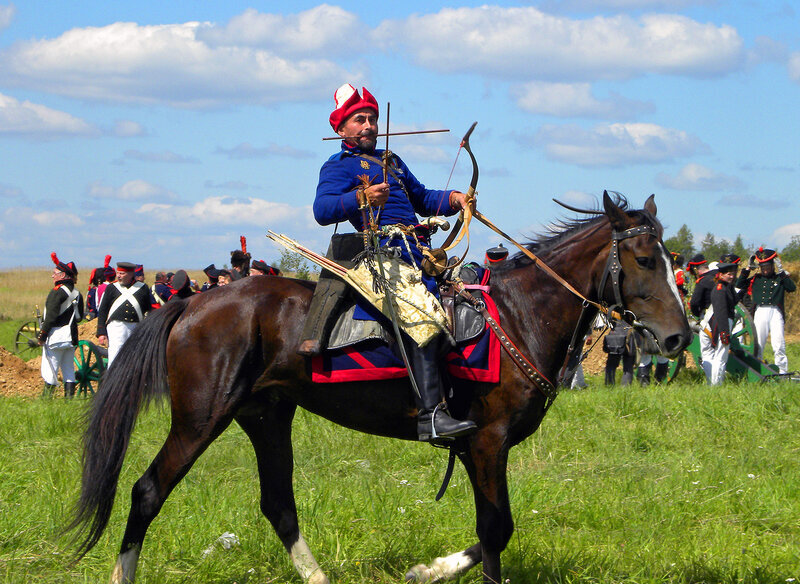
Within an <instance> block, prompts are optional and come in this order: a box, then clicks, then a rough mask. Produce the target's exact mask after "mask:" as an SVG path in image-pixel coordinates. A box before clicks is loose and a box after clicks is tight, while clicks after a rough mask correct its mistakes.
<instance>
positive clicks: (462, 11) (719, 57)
mask: <svg viewBox="0 0 800 584" xmlns="http://www.w3.org/2000/svg"><path fill="white" fill-rule="evenodd" d="M373 38H374V39H375V40H378V39H379V40H380V42H381V43H387V42H388V43H390V44H391V45H393V46H394V47H399V48H401V49H404V50H406V51H407V52H409V53H411V54H412V55H413V56H414V58H415V59H416V60H417V61H418V62H419V63H421V64H422V65H424V66H426V67H429V68H431V69H433V70H436V71H442V72H480V73H483V74H485V75H490V76H495V77H501V78H512V79H519V78H520V77H523V78H526V77H527V78H528V79H539V80H592V79H625V78H630V77H635V76H639V75H643V74H647V73H661V74H673V75H689V76H699V77H707V76H715V75H724V74H726V73H728V72H730V71H733V70H735V69H737V68H739V67H740V66H741V65H742V63H743V62H744V50H743V42H742V39H741V37H740V36H739V34H738V33H737V31H736V30H735V29H734V28H733V27H731V26H728V25H721V26H716V25H713V24H702V23H699V22H696V21H694V20H692V19H690V18H687V17H685V16H680V15H675V14H645V15H643V16H641V17H639V18H632V17H630V16H625V15H618V16H612V17H604V16H596V17H593V18H589V19H585V20H576V19H569V18H564V17H560V16H555V15H552V14H546V13H544V12H542V11H540V10H538V9H536V8H534V7H519V8H501V7H497V6H481V7H478V8H458V9H451V8H446V9H443V10H441V11H439V12H438V13H436V14H425V15H413V16H410V17H409V18H407V19H406V20H404V21H385V22H383V23H381V25H380V26H379V27H378V28H377V29H376V31H375V32H374V37H373Z"/></svg>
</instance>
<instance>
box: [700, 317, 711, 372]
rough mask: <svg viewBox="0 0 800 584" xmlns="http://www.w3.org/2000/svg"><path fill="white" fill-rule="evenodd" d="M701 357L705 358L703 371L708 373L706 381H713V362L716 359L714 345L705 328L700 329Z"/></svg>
mask: <svg viewBox="0 0 800 584" xmlns="http://www.w3.org/2000/svg"><path fill="white" fill-rule="evenodd" d="M706 328H708V327H706ZM709 330H710V329H709ZM700 358H701V359H702V360H703V363H702V367H703V373H705V374H706V381H708V382H709V383H711V363H712V362H713V361H714V347H712V346H711V337H709V336H708V334H706V331H705V330H702V331H700Z"/></svg>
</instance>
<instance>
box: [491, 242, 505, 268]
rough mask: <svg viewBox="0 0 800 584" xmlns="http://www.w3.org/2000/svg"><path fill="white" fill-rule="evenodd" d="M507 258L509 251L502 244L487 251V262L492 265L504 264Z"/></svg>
mask: <svg viewBox="0 0 800 584" xmlns="http://www.w3.org/2000/svg"><path fill="white" fill-rule="evenodd" d="M507 257H508V249H506V248H505V247H503V244H502V243H501V244H500V245H498V246H497V247H490V248H489V249H487V250H486V260H487V262H488V263H490V264H493V263H496V262H502V261H503V260H504V259H506V258H507Z"/></svg>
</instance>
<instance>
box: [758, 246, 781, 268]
mask: <svg viewBox="0 0 800 584" xmlns="http://www.w3.org/2000/svg"><path fill="white" fill-rule="evenodd" d="M777 255H778V253H777V252H776V251H775V250H774V249H764V248H763V247H759V248H758V251H757V252H756V261H757V262H758V263H759V264H766V263H767V262H771V261H773V260H774V259H775V257H776V256H777Z"/></svg>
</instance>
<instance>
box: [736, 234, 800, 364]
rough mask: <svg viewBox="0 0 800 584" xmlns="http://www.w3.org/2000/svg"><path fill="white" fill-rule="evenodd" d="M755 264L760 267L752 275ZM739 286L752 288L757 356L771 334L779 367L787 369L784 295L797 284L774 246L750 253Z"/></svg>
mask: <svg viewBox="0 0 800 584" xmlns="http://www.w3.org/2000/svg"><path fill="white" fill-rule="evenodd" d="M756 265H757V266H758V269H759V271H758V273H756V274H755V275H754V276H752V277H750V273H751V272H752V271H754V270H755V269H756ZM736 287H737V288H742V289H746V290H748V291H749V293H750V296H751V297H752V301H753V306H754V307H755V312H754V314H753V325H754V326H755V329H756V357H758V358H759V359H760V358H761V357H762V355H763V354H764V345H766V344H767V337H768V336H769V337H770V340H771V344H772V351H773V353H774V354H775V365H777V367H778V371H779V372H780V373H788V371H789V361H788V359H787V358H786V340H785V339H784V336H783V326H784V318H785V317H784V315H785V309H784V295H785V293H786V292H794V291H795V290H796V289H797V286H796V284H795V283H794V282H793V281H792V279H791V278H789V273H788V272H786V271H784V269H783V266H782V265H781V260H780V258H779V257H778V254H777V253H776V252H775V250H773V249H764V248H763V247H760V248H759V249H758V251H757V252H756V253H755V254H754V255H752V256H750V265H748V267H747V268H745V269H744V270H742V274H741V275H740V276H739V279H738V280H737V281H736Z"/></svg>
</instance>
